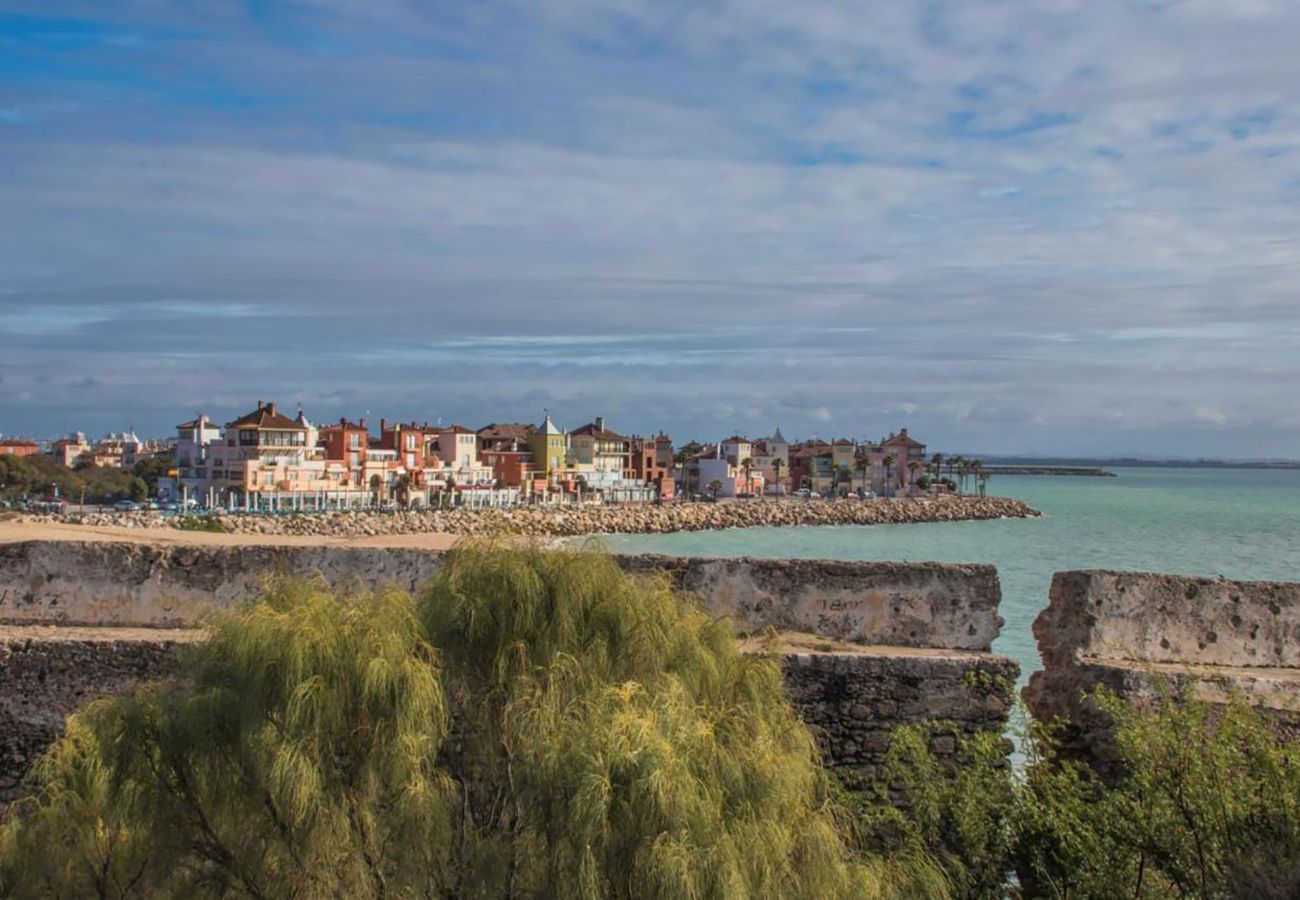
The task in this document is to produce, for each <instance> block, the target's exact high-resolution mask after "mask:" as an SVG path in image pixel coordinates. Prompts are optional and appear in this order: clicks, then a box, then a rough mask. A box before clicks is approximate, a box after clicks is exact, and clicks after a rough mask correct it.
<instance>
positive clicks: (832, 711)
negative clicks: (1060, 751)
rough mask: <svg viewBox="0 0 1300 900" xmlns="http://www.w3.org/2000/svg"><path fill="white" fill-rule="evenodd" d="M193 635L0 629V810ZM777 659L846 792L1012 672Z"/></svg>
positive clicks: (825, 658) (915, 662)
mask: <svg viewBox="0 0 1300 900" xmlns="http://www.w3.org/2000/svg"><path fill="white" fill-rule="evenodd" d="M202 634H203V632H202V631H201V630H199V629H150V628H79V627H67V626H17V627H13V626H0V807H3V805H4V804H5V803H6V802H7V801H9V800H12V799H13V798H14V797H15V796H17V795H18V793H19V785H20V782H21V780H22V777H23V775H24V774H25V773H26V772H27V771H28V769H29V768H30V766H31V764H32V763H33V762H34V761H35V759H36V758H37V756H38V755H39V754H40V752H41V751H42V750H44V749H45V747H47V746H48V745H49V743H50V742H51V741H52V740H54V738H55V737H56V736H57V735H58V734H59V732H60V731H61V730H62V728H63V724H64V721H65V720H66V718H67V716H68V715H70V714H71V713H72V712H74V711H75V710H76V709H77V708H79V707H80V706H82V705H83V704H85V703H87V702H89V701H90V700H93V699H96V698H98V697H104V696H108V695H110V694H114V693H118V692H120V691H123V690H126V689H127V688H129V687H131V686H132V685H135V684H138V683H140V682H143V681H148V680H151V679H153V678H157V677H159V676H161V675H162V674H164V673H165V672H166V671H167V668H168V666H169V664H170V662H171V660H172V658H173V656H174V654H175V651H176V649H177V648H178V647H180V646H182V645H183V644H185V643H188V642H191V641H194V640H197V639H200V638H201V636H202ZM794 640H795V641H796V642H798V643H799V644H800V645H799V646H789V647H788V648H787V649H786V651H784V652H782V653H781V655H780V663H781V667H782V670H783V672H784V674H785V682H786V686H787V688H788V689H789V691H790V698H791V701H792V702H793V703H794V706H795V709H796V711H797V712H798V713H799V716H800V718H802V719H803V720H804V721H805V722H806V723H807V724H808V725H810V726H811V727H812V728H813V730H814V733H816V735H817V738H818V743H819V745H820V746H821V748H822V751H823V754H824V756H825V759H826V761H827V764H828V765H830V766H831V767H832V768H833V769H835V770H836V771H837V772H838V773H839V774H840V775H841V777H842V778H843V780H844V782H845V783H846V784H847V785H849V786H850V787H854V788H862V787H866V786H867V785H868V784H870V782H871V781H872V779H873V778H874V777H875V776H876V775H877V774H878V772H879V767H880V764H881V763H882V762H883V759H884V754H885V750H886V749H887V747H888V743H889V735H890V733H891V732H892V731H893V729H894V728H896V727H897V726H899V725H906V724H918V723H923V722H931V723H938V724H937V727H936V735H935V737H934V740H933V741H932V749H933V750H934V751H935V753H936V755H937V756H939V757H940V758H949V757H951V755H952V753H953V751H954V749H955V740H956V736H957V735H959V734H969V733H973V732H975V731H978V730H982V729H988V730H995V731H998V730H1001V729H1002V728H1003V726H1004V725H1005V724H1006V721H1007V715H1008V712H1009V710H1010V707H1011V693H1012V685H1013V684H1014V683H1015V680H1016V676H1017V675H1018V674H1019V669H1018V667H1017V665H1016V664H1015V663H1014V662H1013V661H1011V660H1009V659H1006V658H1005V657H1000V656H995V655H993V654H988V653H974V652H968V651H945V652H935V651H927V650H918V649H914V648H902V647H850V646H847V645H834V647H833V649H829V650H818V649H813V646H815V645H816V643H817V642H816V641H815V640H814V639H811V638H806V637H803V636H794Z"/></svg>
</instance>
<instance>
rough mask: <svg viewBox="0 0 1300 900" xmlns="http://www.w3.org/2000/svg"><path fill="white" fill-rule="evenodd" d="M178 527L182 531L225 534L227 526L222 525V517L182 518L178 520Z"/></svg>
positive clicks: (187, 516) (188, 516)
mask: <svg viewBox="0 0 1300 900" xmlns="http://www.w3.org/2000/svg"><path fill="white" fill-rule="evenodd" d="M176 527H177V528H179V529H180V530H181V531H206V532H211V533H213V534H224V533H225V531H226V526H225V525H222V524H221V517H220V516H213V515H208V516H190V515H186V516H181V517H180V518H178V519H177V520H176Z"/></svg>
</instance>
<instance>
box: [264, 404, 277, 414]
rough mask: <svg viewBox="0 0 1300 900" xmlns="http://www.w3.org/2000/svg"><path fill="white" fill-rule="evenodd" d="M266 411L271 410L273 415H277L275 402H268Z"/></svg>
mask: <svg viewBox="0 0 1300 900" xmlns="http://www.w3.org/2000/svg"><path fill="white" fill-rule="evenodd" d="M266 411H267V412H269V413H270V414H271V415H275V404H274V403H268V404H266Z"/></svg>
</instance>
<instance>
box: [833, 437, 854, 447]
mask: <svg viewBox="0 0 1300 900" xmlns="http://www.w3.org/2000/svg"><path fill="white" fill-rule="evenodd" d="M832 446H835V447H852V446H853V442H852V441H851V440H849V439H848V438H836V439H835V441H834V442H833V444H832Z"/></svg>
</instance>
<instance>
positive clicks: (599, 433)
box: [569, 422, 631, 441]
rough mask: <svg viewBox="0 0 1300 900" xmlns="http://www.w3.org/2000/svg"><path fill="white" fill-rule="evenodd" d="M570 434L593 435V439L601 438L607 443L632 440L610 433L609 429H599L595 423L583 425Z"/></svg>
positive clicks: (615, 432) (614, 432) (613, 432)
mask: <svg viewBox="0 0 1300 900" xmlns="http://www.w3.org/2000/svg"><path fill="white" fill-rule="evenodd" d="M569 434H570V435H574V434H580V435H591V436H592V437H595V438H600V439H601V440H605V441H628V440H631V438H628V437H625V436H624V435H621V434H619V433H618V432H617V431H610V430H609V429H607V428H597V427H596V423H595V422H588V423H587V424H586V425H583V426H582V427H581V428H575V429H574V430H573V431H570V432H569Z"/></svg>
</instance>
